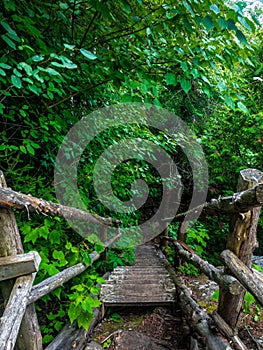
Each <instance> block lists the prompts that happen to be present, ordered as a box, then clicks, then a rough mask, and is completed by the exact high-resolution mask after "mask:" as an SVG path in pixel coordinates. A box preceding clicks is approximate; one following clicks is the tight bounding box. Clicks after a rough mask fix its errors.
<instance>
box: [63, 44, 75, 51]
mask: <svg viewBox="0 0 263 350" xmlns="http://www.w3.org/2000/svg"><path fill="white" fill-rule="evenodd" d="M63 45H64V46H65V48H66V49H69V50H74V48H75V45H68V44H63Z"/></svg>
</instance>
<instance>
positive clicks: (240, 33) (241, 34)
mask: <svg viewBox="0 0 263 350" xmlns="http://www.w3.org/2000/svg"><path fill="white" fill-rule="evenodd" d="M236 36H237V38H238V40H239V41H240V42H241V43H243V44H248V42H247V39H246V37H245V35H244V34H243V33H242V32H241V30H239V29H237V30H236Z"/></svg>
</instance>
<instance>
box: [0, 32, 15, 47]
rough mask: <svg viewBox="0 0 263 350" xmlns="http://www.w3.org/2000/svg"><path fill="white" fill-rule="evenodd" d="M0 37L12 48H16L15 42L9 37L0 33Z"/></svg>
mask: <svg viewBox="0 0 263 350" xmlns="http://www.w3.org/2000/svg"><path fill="white" fill-rule="evenodd" d="M1 38H2V39H3V40H4V41H5V42H6V43H7V45H9V46H10V47H11V48H12V49H15V48H16V44H15V43H14V42H13V41H12V40H11V39H9V38H8V37H7V36H6V35H1Z"/></svg>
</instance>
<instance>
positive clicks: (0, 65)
mask: <svg viewBox="0 0 263 350" xmlns="http://www.w3.org/2000/svg"><path fill="white" fill-rule="evenodd" d="M0 67H1V68H3V69H11V68H12V67H11V66H9V64H6V63H0Z"/></svg>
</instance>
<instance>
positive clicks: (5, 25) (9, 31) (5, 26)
mask: <svg viewBox="0 0 263 350" xmlns="http://www.w3.org/2000/svg"><path fill="white" fill-rule="evenodd" d="M1 24H2V26H3V27H4V28H5V30H6V31H7V32H8V33H9V34H13V35H16V32H15V31H14V30H13V29H12V28H11V27H10V25H9V24H7V23H6V22H4V21H2V22H1Z"/></svg>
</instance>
